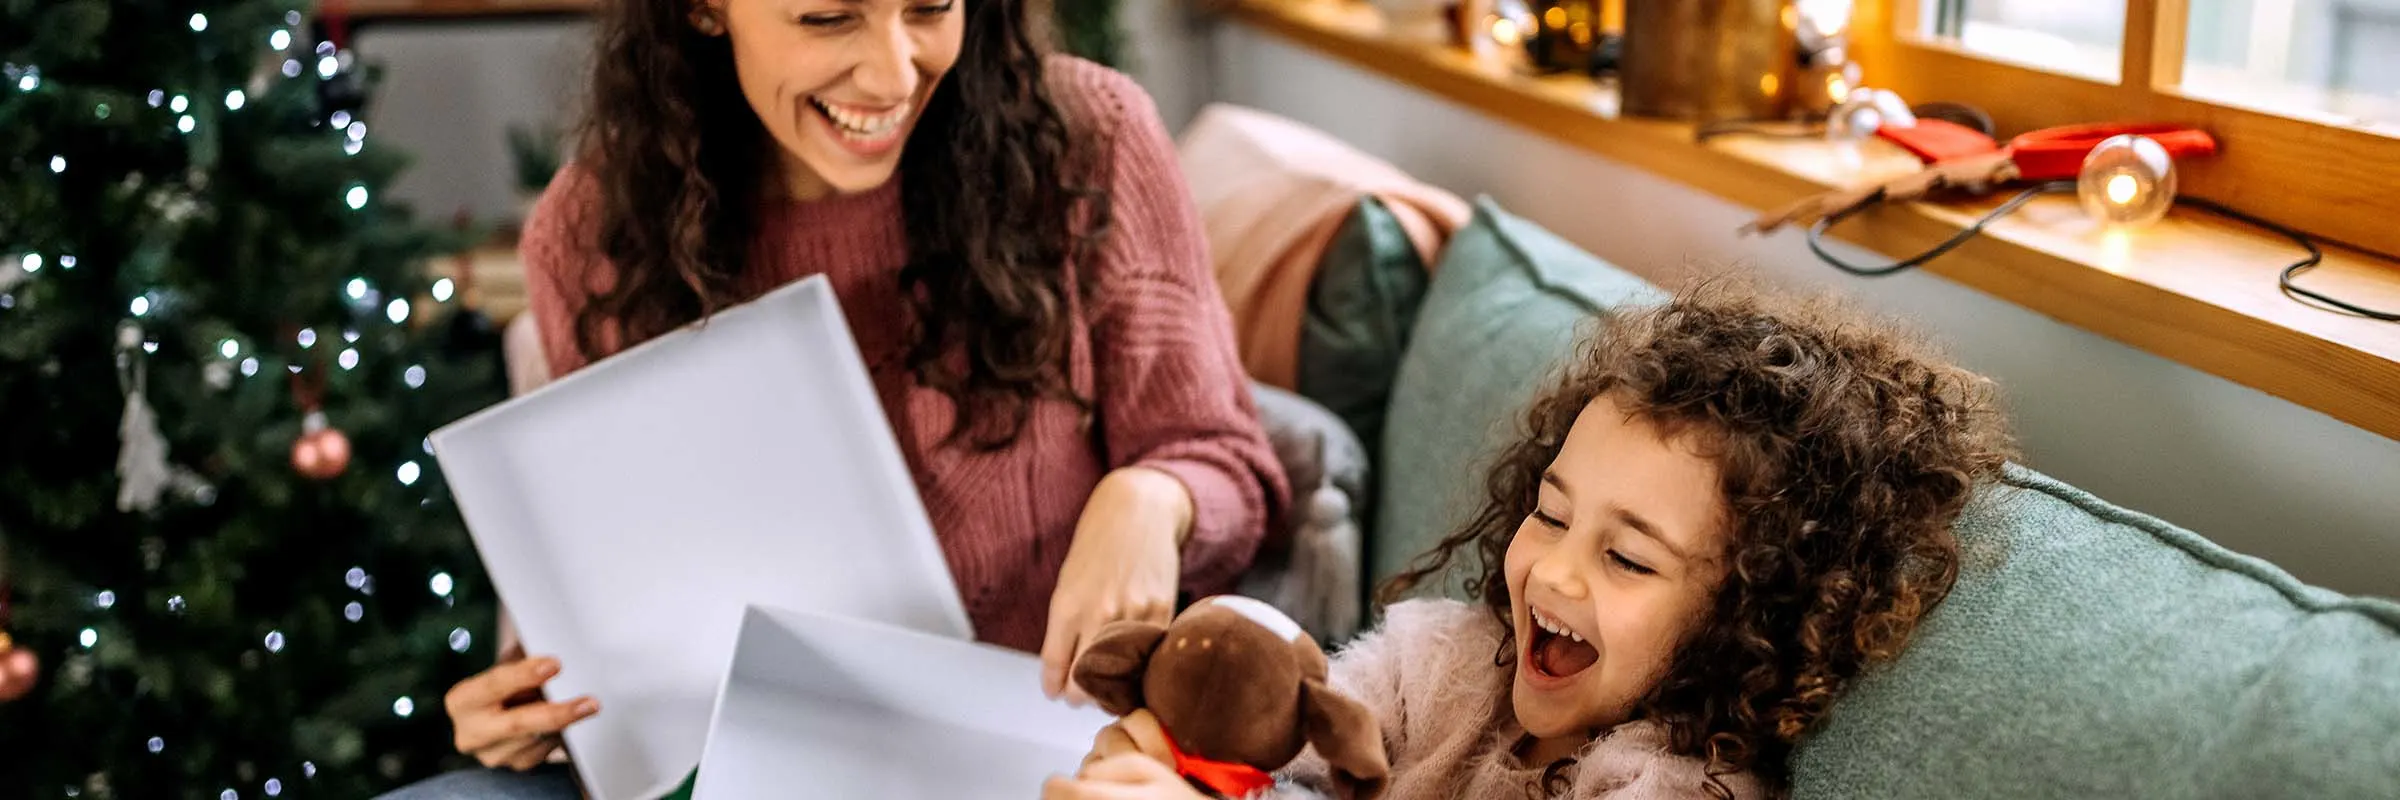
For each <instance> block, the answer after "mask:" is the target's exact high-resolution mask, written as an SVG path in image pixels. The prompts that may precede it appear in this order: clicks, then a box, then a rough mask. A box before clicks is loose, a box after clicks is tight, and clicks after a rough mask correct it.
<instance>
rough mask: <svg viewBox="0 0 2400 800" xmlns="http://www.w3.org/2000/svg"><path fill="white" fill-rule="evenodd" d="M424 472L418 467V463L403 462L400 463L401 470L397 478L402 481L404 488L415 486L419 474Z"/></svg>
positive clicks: (396, 475)
mask: <svg viewBox="0 0 2400 800" xmlns="http://www.w3.org/2000/svg"><path fill="white" fill-rule="evenodd" d="M422 470H423V468H421V467H418V466H417V462H414V461H403V462H401V463H400V469H399V470H398V471H397V472H396V474H395V477H398V478H399V479H400V485H402V486H415V485H417V476H418V473H420V472H421V471H422Z"/></svg>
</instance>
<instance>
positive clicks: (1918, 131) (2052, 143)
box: [1875, 119, 2217, 181]
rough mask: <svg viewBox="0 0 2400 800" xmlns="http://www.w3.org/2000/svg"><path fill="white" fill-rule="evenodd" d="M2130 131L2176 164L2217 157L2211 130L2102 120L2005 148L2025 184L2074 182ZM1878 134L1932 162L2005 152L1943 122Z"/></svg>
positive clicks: (1924, 121)
mask: <svg viewBox="0 0 2400 800" xmlns="http://www.w3.org/2000/svg"><path fill="white" fill-rule="evenodd" d="M2128 133H2132V134H2140V135H2142V136H2147V137H2150V138H2151V139H2152V140H2155V141H2157V142H2158V143H2159V145H2160V146H2161V147H2165V148H2166V150H2167V156H2168V157H2170V158H2173V159H2175V160H2176V161H2182V160H2185V159H2190V158H2202V157H2206V156H2213V155H2216V154H2217V140H2216V139H2215V138H2214V137H2211V136H2209V135H2208V132H2206V131H2202V130H2200V129H2197V128H2192V127H2188V126H2184V125H2174V124H2167V123H2121V122H2103V123H2095V124H2090V125H2064V126H2060V127H2056V128H2043V129H2041V130H2038V131H2033V132H2031V133H2027V134H2024V135H2022V136H2018V137H2017V138H2014V139H2010V140H2009V141H2008V147H2007V148H2006V149H2007V151H2008V157H2009V160H2010V161H2012V162H2015V164H2016V166H2017V177H2018V178H2019V179H2021V180H2028V181H2055V180H2069V179H2072V178H2074V177H2075V176H2076V175H2077V174H2078V173H2081V172H2082V171H2083V158H2084V156H2087V155H2090V154H2091V152H2092V148H2093V147H2097V146H2099V144H2100V143H2101V142H2102V141H2104V140H2106V139H2108V138H2109V137H2111V136H2118V135H2122V134H2128ZM1875 135H1876V136H1878V137H1881V138H1883V139H1884V140H1886V141H1889V142H1891V143H1893V144H1896V145H1899V146H1900V147H1901V148H1902V149H1905V150H1907V151H1908V152H1910V153H1912V154H1914V155H1916V157H1917V158H1918V159H1919V160H1922V161H1924V162H1925V163H1927V164H1939V163H1942V162H1944V161H1950V160H1953V159H1959V158H1966V157H1970V156H1979V155H1983V154H1985V153H1990V152H1993V151H1997V150H2000V149H2002V148H2001V146H2000V143H1999V142H1997V141H1994V140H1993V139H1992V137H1989V136H1985V135H1983V132H1982V131H1978V130H1975V129H1973V128H1969V127H1966V126H1963V125H1958V124H1956V123H1951V122H1944V121H1942V120H1938V119H1920V120H1917V124H1916V125H1913V126H1910V127H1906V128H1900V127H1889V126H1887V127H1883V128H1878V129H1876V131H1875Z"/></svg>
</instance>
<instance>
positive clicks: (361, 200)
mask: <svg viewBox="0 0 2400 800" xmlns="http://www.w3.org/2000/svg"><path fill="white" fill-rule="evenodd" d="M342 199H343V200H344V201H345V202H348V203H349V204H350V210H352V211H357V210H359V209H363V208H366V207H367V187H365V186H359V185H356V184H352V185H351V187H350V191H348V192H345V193H344V194H343V198H342Z"/></svg>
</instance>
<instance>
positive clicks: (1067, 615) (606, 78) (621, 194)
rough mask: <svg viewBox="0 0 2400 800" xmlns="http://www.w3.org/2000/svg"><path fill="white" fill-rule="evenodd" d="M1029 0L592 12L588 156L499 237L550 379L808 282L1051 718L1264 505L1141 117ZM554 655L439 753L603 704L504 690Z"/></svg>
mask: <svg viewBox="0 0 2400 800" xmlns="http://www.w3.org/2000/svg"><path fill="white" fill-rule="evenodd" d="M1025 6H1026V3H1025V2H1024V0H943V1H941V2H931V1H928V0H624V2H620V3H616V4H613V5H612V6H611V7H609V8H608V10H606V11H604V12H602V13H603V19H602V20H601V23H600V34H599V36H600V47H599V51H598V53H597V54H596V58H597V65H598V66H597V68H596V70H595V74H594V84H593V97H592V100H593V103H592V106H591V108H590V118H591V121H590V122H589V123H588V125H587V128H586V130H585V132H584V151H583V152H584V153H586V155H585V157H584V158H583V159H582V161H581V163H579V164H577V165H573V166H570V167H568V168H567V169H566V170H565V171H563V172H562V173H561V174H560V176H559V177H558V178H557V179H556V180H555V181H554V182H553V183H552V185H551V187H550V188H549V190H548V192H547V193H546V194H545V195H544V197H543V198H542V200H541V202H540V204H539V205H538V206H537V207H536V208H535V210H534V212H533V215H532V218H531V219H530V220H529V223H528V228H527V231H526V234H525V238H524V241H523V250H524V254H525V259H526V264H527V267H528V280H527V283H528V290H529V292H530V293H531V299H532V304H533V305H532V311H533V313H534V314H535V315H536V318H537V319H538V320H539V321H540V324H541V325H542V326H543V340H544V341H543V344H544V349H545V350H546V352H547V355H548V357H549V360H550V363H551V366H552V368H553V370H554V371H556V372H559V373H564V372H568V371H572V370H574V369H576V368H579V367H581V366H583V365H584V364H587V363H589V362H590V361H592V360H593V359H597V358H602V357H605V356H607V355H608V354H610V353H613V352H616V351H618V350H620V349H622V348H624V347H625V346H627V345H629V344H632V343H635V342H639V341H641V340H644V339H647V338H650V337H653V336H657V335H659V334H660V333H663V332H666V331H668V330H670V329H673V328H675V327H677V326H679V325H682V324H684V323H687V322H691V321H693V320H694V319H697V318H699V317H701V316H703V315H705V314H707V313H709V312H711V311H714V310H717V309H722V308H724V307H726V306H728V305H732V304H736V303H739V302H741V301H743V300H746V299H748V298H751V297H754V296H757V295H758V294H760V293H762V292H764V291H766V290H768V289H770V288H772V287H774V286H777V285H781V284H784V283H788V282H790V281H793V280H796V279H799V278H802V277H805V276H809V275H818V274H821V275H824V276H826V277H827V278H828V279H829V281H830V282H831V284H832V285H833V287H834V289H835V292H836V294H837V295H838V296H839V297H840V300H841V304H842V308H843V311H844V313H845V314H846V315H847V316H848V318H849V321H850V325H851V329H852V332H853V334H854V336H855V337H856V339H857V341H858V346H859V349H860V351H861V353H862V354H863V355H864V356H865V358H866V360H867V362H868V364H869V366H870V371H871V372H872V374H873V376H874V379H875V384H876V387H877V389H878V391H879V393H880V394H881V397H882V400H883V405H884V409H885V411H886V413H887V415H888V416H889V417H890V419H891V421H892V423H893V426H894V427H895V429H896V432H897V433H898V435H899V440H900V444H901V448H902V450H903V451H904V452H905V453H906V455H907V457H908V462H909V465H910V467H911V469H912V472H913V473H914V475H915V477H916V480H917V488H918V490H919V492H920V493H921V495H922V496H923V498H924V501H925V504H926V507H927V511H928V512H929V513H930V515H931V516H932V519H933V523H934V529H935V530H936V531H937V532H938V533H939V534H940V536H941V543H942V548H943V551H944V555H945V556H946V557H947V559H948V561H949V565H950V568H951V572H952V574H953V576H954V577H955V578H956V580H957V582H958V588H959V591H960V594H961V596H962V597H963V598H964V600H965V601H966V605H967V609H968V614H969V616H970V617H971V618H972V620H973V622H974V624H975V629H976V632H977V635H978V636H979V637H981V638H983V639H984V640H986V641H990V642H994V643H997V644H1001V645H1006V646H1009V647H1014V648H1018V649H1021V650H1026V651H1038V652H1039V653H1040V655H1041V659H1042V662H1043V667H1044V670H1043V672H1044V675H1043V682H1044V686H1043V689H1044V691H1046V692H1048V693H1049V694H1050V695H1051V696H1053V697H1067V698H1069V699H1078V698H1076V696H1075V692H1074V690H1073V688H1072V687H1071V686H1070V682H1069V681H1068V680H1067V677H1066V676H1067V668H1068V666H1069V665H1070V664H1071V663H1072V662H1073V659H1074V657H1075V655H1076V654H1077V653H1079V652H1080V651H1081V649H1082V647H1083V643H1084V642H1085V641H1086V640H1088V639H1089V638H1090V637H1091V636H1093V635H1094V634H1095V633H1096V632H1097V630H1098V628H1099V627H1100V626H1101V625H1104V624H1106V623H1108V622H1111V621H1114V620H1117V619H1124V618H1146V619H1152V620H1157V621H1161V622H1163V621H1165V620H1166V619H1167V618H1168V616H1170V615H1171V614H1172V612H1173V609H1174V604H1175V601H1176V596H1177V591H1178V584H1179V583H1180V585H1181V588H1183V589H1185V590H1188V591H1190V592H1191V593H1194V594H1205V593H1210V592H1215V591H1222V590H1225V589H1228V588H1230V586H1231V584H1232V582H1233V581H1234V579H1235V578H1236V577H1237V576H1238V575H1239V573H1241V572H1242V571H1243V570H1244V569H1245V568H1246V567H1247V565H1248V563H1249V561H1250V558H1251V556H1252V554H1253V553H1254V552H1255V551H1256V549H1257V547H1258V545H1259V543H1260V540H1261V538H1262V536H1263V534H1264V532H1265V531H1266V530H1267V526H1268V520H1269V519H1270V518H1271V517H1272V516H1274V515H1275V514H1277V513H1278V512H1279V511H1280V510H1281V508H1282V506H1283V504H1284V503H1285V499H1286V498H1285V492H1286V490H1285V488H1284V485H1283V478H1282V475H1281V473H1280V472H1279V469H1278V467H1277V466H1276V465H1275V462H1274V458H1273V455H1272V452H1271V451H1270V450H1269V449H1268V447H1267V445H1266V442H1265V439H1264V437H1263V435H1262V434H1261V433H1260V430H1259V428H1258V424H1257V420H1256V418H1255V415H1254V412H1253V410H1252V408H1251V405H1250V400H1249V395H1248V394H1247V387H1246V385H1245V383H1244V381H1243V377H1242V373H1241V368H1240V364H1239V362H1238V360H1237V357H1236V355H1235V352H1234V349H1233V341H1232V334H1231V325H1230V322H1229V320H1228V315H1227V314H1226V313H1225V311H1224V310H1223V308H1224V306H1223V302H1222V300H1221V299H1220V298H1219V297H1218V295H1217V290H1216V287H1215V283H1214V281H1213V279H1212V278H1211V277H1210V275H1209V274H1208V271H1207V259H1206V257H1205V247H1206V245H1205V242H1204V240H1203V239H1202V238H1201V234H1200V230H1199V227H1198V220H1197V218H1196V213H1195V212H1194V210H1193V207H1192V204H1191V200H1190V198H1189V197H1188V196H1187V192H1186V188H1185V185H1184V182H1183V178H1182V175H1181V174H1180V172H1179V171H1178V169H1177V166H1176V162H1175V158H1174V153H1173V151H1172V147H1171V145H1170V143H1169V141H1168V139H1167V136H1166V133H1165V131H1164V129H1163V127H1162V125H1161V123H1160V122H1159V120H1158V118H1157V113H1156V111H1155V109H1154V108H1153V107H1152V106H1151V103H1150V100H1149V98H1148V97H1147V96H1146V95H1144V94H1143V93H1142V92H1141V90H1140V89H1139V88H1137V87H1135V86H1134V85H1133V84H1132V82H1131V81H1129V80H1128V79H1126V78H1125V77H1124V76H1121V75H1118V74H1116V73H1113V72H1110V71H1108V70H1106V69H1103V68H1101V67H1098V66H1095V65H1092V64H1090V63H1086V62H1082V61H1077V60H1073V59H1069V58H1064V57H1048V58H1045V57H1044V56H1043V55H1042V53H1041V52H1040V50H1039V49H1038V48H1037V46H1036V44H1035V43H1034V37H1033V35H1032V34H1031V33H1030V32H1029V30H1028V22H1027V19H1026V13H1025ZM558 668H559V665H557V664H556V663H555V662H554V661H551V660H548V659H536V660H533V661H529V662H516V663H505V664H502V665H500V666H497V667H495V668H493V669H492V670H491V671H488V672H486V673H484V674H482V675H478V676H476V677H474V678H470V679H468V680H467V681H465V682H462V683H461V684H460V685H459V686H458V687H456V688H455V689H453V690H452V691H451V693H450V696H449V698H448V702H447V705H448V708H449V712H450V714H451V716H452V718H453V720H454V725H455V726H456V730H457V743H458V746H459V749H460V750H461V751H463V752H466V753H469V754H471V755H473V756H474V757H475V758H477V759H478V760H480V761H481V762H482V763H484V764H486V765H488V766H494V767H508V768H513V769H516V770H526V769H531V768H534V767H536V766H537V765H539V764H541V763H542V762H544V761H546V760H549V758H550V756H551V755H552V754H553V751H555V750H556V749H557V747H558V739H557V734H558V732H559V731H560V730H562V729H563V728H564V727H565V726H566V725H568V724H571V723H573V722H575V721H578V720H581V719H584V718H586V717H589V716H590V715H591V714H593V713H597V712H598V707H597V704H596V703H593V702H591V700H592V699H591V698H575V699H562V700H559V701H556V702H528V703H522V704H513V703H511V701H510V698H523V697H529V696H532V695H534V693H535V690H537V689H538V688H539V687H540V685H541V683H542V682H543V681H544V680H546V679H547V677H548V676H549V675H551V674H554V673H555V672H556V671H557V669H558ZM494 778H495V775H493V774H469V775H462V776H453V777H452V778H451V779H449V780H470V781H491V780H493V779H494ZM436 783H441V782H439V781H437V782H436ZM537 783H538V786H534V787H533V788H534V789H536V790H537V791H565V790H566V789H567V788H568V787H567V786H566V784H565V781H564V778H563V776H561V775H559V774H558V773H557V772H556V771H555V770H553V771H552V772H550V773H547V774H544V775H542V776H540V777H539V778H538V779H537ZM545 787H546V788H545ZM419 788H420V789H426V790H436V789H437V787H435V786H432V785H426V786H421V787H419ZM452 788H454V789H455V787H452ZM485 791H486V792H489V791H493V790H491V789H486V790H485ZM426 795H428V796H442V795H441V794H440V793H439V792H438V791H427V792H426ZM535 796H540V795H535Z"/></svg>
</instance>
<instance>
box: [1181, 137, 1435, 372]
mask: <svg viewBox="0 0 2400 800" xmlns="http://www.w3.org/2000/svg"><path fill="white" fill-rule="evenodd" d="M1177 150H1178V152H1179V155H1180V157H1181V159H1182V162H1183V172H1184V175H1185V176H1186V177H1187V178H1188V179H1189V180H1190V182H1191V186H1192V196H1193V199H1194V200H1195V201H1197V203H1198V205H1199V208H1200V217H1201V221H1202V223H1203V225H1204V226H1205V227H1206V229H1207V232H1208V247H1209V252H1210V254H1211V260H1212V261H1214V262H1215V266H1216V274H1217V285H1218V287H1219V288H1220V289H1221V290H1222V291H1223V293H1224V295H1225V302H1226V303H1227V304H1228V305H1230V306H1231V307H1232V310H1233V323H1234V334H1235V336H1236V338H1237V339H1238V340H1239V344H1240V349H1241V354H1242V365H1243V367H1244V368H1246V369H1248V370H1249V372H1250V375H1251V377H1253V378H1256V379H1258V380H1259V381H1260V382H1262V383H1266V384H1268V385H1272V386H1277V387H1281V388H1284V389H1292V388H1295V383H1296V381H1297V378H1298V373H1299V355H1300V328H1301V320H1302V317H1303V315H1304V314H1305V313H1306V310H1307V305H1308V287H1309V281H1310V280H1311V279H1312V278H1314V277H1315V276H1316V270H1317V262H1318V261H1319V260H1320V259H1322V258H1323V256H1324V254H1325V248H1326V246H1327V244H1328V243H1330V242H1331V241H1332V240H1333V236H1334V234H1335V233H1336V232H1338V231H1339V230H1340V228H1341V224H1342V221H1343V220H1344V219H1345V218H1346V216H1347V215H1348V214H1349V212H1350V210H1351V209H1352V208H1353V207H1355V206H1356V205H1357V204H1358V200H1359V198H1360V197H1363V196H1369V195H1371V196H1374V197H1376V198H1378V199H1380V200H1381V201H1382V202H1383V204H1384V206H1385V207H1386V208H1388V209H1390V210H1391V212H1392V215H1393V216H1394V217H1395V218H1397V219H1398V220H1399V222H1400V225H1401V227H1402V228H1404V229H1405V230H1407V232H1408V238H1409V241H1410V242H1411V243H1412V244H1414V245H1415V246H1416V249H1417V254H1418V255H1419V256H1420V257H1422V258H1423V260H1424V262H1425V263H1426V265H1427V266H1428V268H1430V267H1431V265H1432V264H1433V263H1434V262H1435V259H1437V258H1438V257H1439V256H1440V254H1441V249H1442V246H1443V244H1445V243H1446V242H1448V241H1449V238H1450V234H1451V233H1452V232H1454V231H1456V230H1458V228H1459V226H1461V225H1464V224H1466V221H1467V218H1468V216H1469V214H1470V209H1469V207H1468V205H1467V203H1466V202H1465V201H1463V200H1461V199H1459V198H1458V196H1457V195H1454V194H1451V193H1449V192H1447V191H1443V190H1442V189H1439V188H1436V187H1433V186H1429V185H1427V184H1425V183H1422V182H1420V181H1418V180H1416V179H1414V178H1411V177H1409V176H1408V175H1407V173H1403V172H1401V171H1400V170H1399V169H1398V168H1395V167H1393V166H1392V165H1391V164H1388V163H1385V162H1384V161H1382V160H1380V159H1377V158H1375V157H1373V156H1370V155H1367V154H1365V153H1362V152H1359V150H1358V149H1357V148H1354V147H1352V146H1350V145H1349V144H1347V143H1345V142H1342V141H1341V140H1339V139H1335V138H1333V137H1332V136H1329V135H1326V134H1325V133H1323V132H1321V131H1318V130H1315V129H1313V128H1309V127H1308V126H1305V125H1301V124H1300V123H1297V122H1293V121H1291V120H1288V119H1284V118H1282V117H1278V116H1275V115H1272V114H1268V113H1265V112H1261V111H1256V110H1252V109H1247V108H1242V107H1238V106H1231V105H1225V104H1215V105H1211V106H1209V107H1207V108H1205V109H1202V110H1201V112H1200V116H1199V117H1198V118H1196V119H1194V120H1193V121H1192V124H1191V126H1190V127H1189V128H1186V129H1185V131H1184V134H1183V140H1182V142H1181V143H1180V144H1179V145H1178V146H1177Z"/></svg>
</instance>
